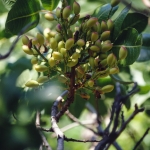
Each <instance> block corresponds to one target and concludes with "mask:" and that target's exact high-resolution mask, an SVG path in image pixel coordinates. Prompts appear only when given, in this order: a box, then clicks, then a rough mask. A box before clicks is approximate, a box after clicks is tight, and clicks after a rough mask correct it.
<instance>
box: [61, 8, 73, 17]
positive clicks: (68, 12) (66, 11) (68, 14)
mask: <svg viewBox="0 0 150 150" xmlns="http://www.w3.org/2000/svg"><path fill="white" fill-rule="evenodd" d="M70 14H71V6H66V7H65V8H64V9H63V12H62V16H63V18H64V19H67V18H68V17H69V16H70Z"/></svg>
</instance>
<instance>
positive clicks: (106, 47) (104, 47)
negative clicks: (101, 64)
mask: <svg viewBox="0 0 150 150" xmlns="http://www.w3.org/2000/svg"><path fill="white" fill-rule="evenodd" d="M112 47H113V44H112V43H103V44H102V49H101V51H102V52H107V51H109V50H110V49H111V48H112Z"/></svg>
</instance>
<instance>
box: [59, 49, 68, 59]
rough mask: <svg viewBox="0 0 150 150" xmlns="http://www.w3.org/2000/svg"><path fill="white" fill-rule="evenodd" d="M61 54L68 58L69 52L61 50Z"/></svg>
mask: <svg viewBox="0 0 150 150" xmlns="http://www.w3.org/2000/svg"><path fill="white" fill-rule="evenodd" d="M60 53H61V54H62V55H63V56H65V57H66V56H67V50H66V49H65V48H61V49H60Z"/></svg>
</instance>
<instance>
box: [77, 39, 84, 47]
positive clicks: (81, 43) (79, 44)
mask: <svg viewBox="0 0 150 150" xmlns="http://www.w3.org/2000/svg"><path fill="white" fill-rule="evenodd" d="M77 45H78V46H81V47H82V46H84V45H85V41H84V40H83V39H79V40H78V41H77Z"/></svg>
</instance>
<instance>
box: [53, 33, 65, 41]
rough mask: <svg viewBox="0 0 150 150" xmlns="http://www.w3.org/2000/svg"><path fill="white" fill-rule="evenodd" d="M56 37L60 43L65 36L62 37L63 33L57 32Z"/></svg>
mask: <svg viewBox="0 0 150 150" xmlns="http://www.w3.org/2000/svg"><path fill="white" fill-rule="evenodd" d="M55 39H56V41H57V43H58V42H60V41H61V40H62V39H63V37H62V35H61V34H60V33H57V34H56V35H55Z"/></svg>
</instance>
